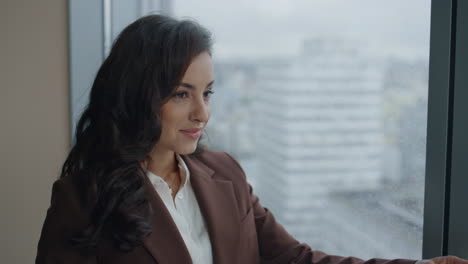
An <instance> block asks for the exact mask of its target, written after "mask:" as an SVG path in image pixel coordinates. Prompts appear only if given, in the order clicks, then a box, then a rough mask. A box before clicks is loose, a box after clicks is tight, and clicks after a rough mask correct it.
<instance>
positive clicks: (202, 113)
mask: <svg viewBox="0 0 468 264" xmlns="http://www.w3.org/2000/svg"><path fill="white" fill-rule="evenodd" d="M209 118H210V104H209V102H208V101H205V100H204V98H202V99H198V100H195V101H194V104H193V108H192V112H191V117H190V119H191V120H192V121H193V122H197V123H203V124H206V123H208V119H209Z"/></svg>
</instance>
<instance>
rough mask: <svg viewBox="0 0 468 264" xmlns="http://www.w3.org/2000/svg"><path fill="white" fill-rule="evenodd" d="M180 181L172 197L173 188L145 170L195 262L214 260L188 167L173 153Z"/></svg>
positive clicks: (208, 262) (204, 263) (200, 263)
mask: <svg viewBox="0 0 468 264" xmlns="http://www.w3.org/2000/svg"><path fill="white" fill-rule="evenodd" d="M176 157H177V161H178V166H179V172H180V176H181V179H182V184H181V187H180V189H179V191H178V192H177V196H176V198H175V199H172V190H171V189H170V188H169V185H168V184H167V183H166V182H165V181H164V180H163V179H162V178H161V177H160V176H158V175H156V174H154V173H152V172H151V171H149V170H148V171H146V174H147V175H148V177H149V179H150V181H151V183H152V184H153V186H154V188H155V189H156V192H157V193H158V194H159V196H160V197H161V199H162V200H163V202H164V204H165V205H166V208H167V210H168V211H169V213H170V214H171V216H172V219H173V220H174V222H175V224H176V226H177V228H178V229H179V232H180V234H181V235H182V238H183V240H184V242H185V245H186V247H187V249H188V251H189V253H190V256H191V257H192V262H193V263H194V264H211V263H213V256H212V249H211V242H210V237H209V234H208V230H207V228H206V224H205V221H204V218H203V215H202V213H201V211H200V207H199V205H198V201H197V198H196V197H195V193H194V192H193V189H192V185H191V184H190V171H189V170H188V168H187V166H186V165H185V162H184V160H183V159H182V157H181V156H180V155H179V154H176Z"/></svg>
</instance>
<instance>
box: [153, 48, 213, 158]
mask: <svg viewBox="0 0 468 264" xmlns="http://www.w3.org/2000/svg"><path fill="white" fill-rule="evenodd" d="M213 78H214V72H213V62H212V61H211V56H210V55H209V54H208V53H207V52H203V53H201V54H199V55H198V56H196V57H195V58H194V59H193V60H192V62H191V63H190V65H189V66H188V68H187V71H186V72H185V75H184V77H183V78H182V81H181V83H180V84H179V85H178V86H177V87H176V89H175V92H174V94H173V95H172V96H171V98H170V99H169V101H168V102H167V103H165V104H164V105H162V107H161V122H162V132H161V137H160V139H159V141H158V143H156V146H155V150H156V151H170V152H176V153H179V154H190V153H192V152H194V151H195V149H196V147H197V142H198V140H199V138H200V135H201V132H202V131H203V129H204V128H205V126H206V124H207V123H208V120H209V118H210V95H211V93H212V92H211V89H212V87H213V81H214V79H213Z"/></svg>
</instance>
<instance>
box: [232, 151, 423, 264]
mask: <svg viewBox="0 0 468 264" xmlns="http://www.w3.org/2000/svg"><path fill="white" fill-rule="evenodd" d="M228 156H229V157H230V158H231V159H232V160H233V161H234V162H235V163H236V166H237V167H239V169H240V170H241V172H242V174H243V177H244V178H245V173H244V171H243V169H242V168H241V166H240V165H239V163H238V162H237V161H236V160H235V159H234V158H232V157H231V156H230V155H229V154H228ZM245 184H246V186H247V187H246V188H248V190H249V196H250V197H249V199H250V202H251V206H252V207H251V208H252V209H251V210H253V211H254V219H255V227H256V230H257V240H258V246H259V251H260V258H261V260H262V263H264V264H273V263H297V264H299V263H300V264H414V263H415V262H416V260H409V259H393V260H387V259H378V258H374V259H370V260H367V261H365V260H362V259H359V258H355V257H341V256H335V255H328V254H326V253H324V252H322V251H318V250H312V249H311V248H310V246H309V245H307V244H305V243H300V242H299V241H297V240H296V239H295V238H293V237H292V236H291V235H290V234H289V233H288V232H287V231H286V230H285V229H284V228H283V226H282V225H281V224H279V223H278V222H277V221H276V220H275V217H274V216H273V214H272V213H271V212H270V211H269V210H268V209H267V208H264V207H263V206H262V205H261V204H260V201H259V198H258V197H257V196H256V195H255V194H254V193H253V190H252V186H250V184H248V183H247V180H245Z"/></svg>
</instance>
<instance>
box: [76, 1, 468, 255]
mask: <svg viewBox="0 0 468 264" xmlns="http://www.w3.org/2000/svg"><path fill="white" fill-rule="evenodd" d="M69 3H70V5H69V7H70V29H71V31H70V40H71V41H70V55H71V102H72V116H73V117H74V119H73V121H72V128H74V123H75V122H76V117H77V116H78V114H79V113H80V111H81V110H80V104H81V105H82V104H83V103H80V100H81V101H83V99H80V98H86V96H85V95H86V93H87V89H89V87H90V85H91V81H90V80H92V78H93V76H94V74H95V72H96V70H97V67H98V66H99V64H100V59H102V58H103V57H104V56H105V54H106V52H107V49H108V48H109V45H110V43H112V41H113V39H114V38H115V36H116V34H117V33H118V32H120V30H121V29H122V28H123V27H124V26H125V25H127V24H128V23H130V22H131V21H133V20H134V19H136V18H138V17H139V16H142V15H145V14H147V13H148V12H163V13H169V14H173V15H175V16H188V17H193V18H195V19H196V20H198V21H199V22H200V23H201V24H203V25H204V26H206V27H208V28H209V29H210V30H211V31H212V32H213V33H214V36H215V51H214V61H215V64H216V65H215V71H216V82H217V84H216V90H217V92H216V95H215V96H214V97H213V115H212V120H211V121H210V125H209V130H208V138H207V139H208V140H207V142H206V143H207V144H209V145H210V146H211V147H212V148H215V149H219V150H225V151H227V152H229V153H231V154H233V155H234V156H235V157H236V158H237V159H238V160H239V161H240V162H241V164H242V166H243V167H244V169H245V170H246V172H247V174H248V178H249V180H250V181H251V183H252V184H253V185H254V189H255V191H256V193H257V194H258V195H259V196H260V199H261V202H262V204H263V205H264V206H266V207H268V208H270V209H271V210H272V211H273V213H274V215H275V216H276V217H277V218H278V220H279V221H280V222H281V223H282V224H283V225H284V226H285V227H286V229H287V230H288V231H289V232H290V233H291V234H293V235H294V236H295V237H296V238H297V239H298V240H301V241H303V242H307V243H308V244H310V246H311V247H312V248H314V249H321V250H324V251H326V252H328V253H332V254H339V255H353V256H358V257H362V258H368V257H384V258H395V257H407V258H421V257H425V258H428V257H432V256H436V255H441V254H456V255H459V256H461V257H465V258H466V257H468V255H466V252H468V248H467V245H468V241H467V240H466V238H467V237H468V228H466V227H465V226H464V224H463V223H465V222H466V221H468V213H466V212H468V210H467V209H468V208H466V206H465V205H464V203H463V201H466V200H467V199H468V194H465V193H464V191H463V190H464V189H466V187H467V186H468V182H467V180H465V179H464V178H466V177H464V175H466V173H468V168H467V165H465V164H466V162H464V159H465V158H464V157H466V156H467V155H468V153H467V152H468V147H467V146H468V143H467V139H466V138H465V136H464V135H466V134H468V127H467V126H466V125H465V124H466V122H463V120H462V119H463V116H464V115H463V114H462V113H466V112H467V111H468V109H467V107H468V106H464V105H466V104H464V103H463V102H464V101H466V100H467V99H468V95H467V94H466V91H464V89H462V88H461V87H466V85H468V80H467V77H464V76H463V75H464V74H463V69H464V70H465V71H466V68H467V67H468V66H467V63H468V54H467V52H466V49H463V48H461V47H466V46H468V36H467V34H466V32H468V30H467V29H468V16H467V15H466V14H468V3H466V1H458V0H450V1H444V0H433V1H432V2H430V1H422V0H418V1H411V2H408V1H403V0H398V1H383V0H379V1H370V0H359V1H352V2H349V1H342V0H332V1H325V2H323V1H320V2H319V1H282V0H281V1H265V0H258V1H234V2H233V1H214V0H204V1H184V0H173V1H169V0H139V1H112V0H103V1H102V2H100V3H99V2H98V1H96V2H95V3H84V2H78V1H69ZM92 5H93V6H92ZM91 10H92V11H93V12H91ZM207 10H211V11H207ZM212 10H216V12H212ZM82 13H86V14H87V16H83V15H81V16H80V14H82ZM86 23H95V24H98V25H102V27H101V28H99V27H95V26H94V27H91V28H90V27H89V26H86ZM430 30H431V34H429V31H430ZM429 36H431V39H430V41H429ZM83 39H87V40H88V41H86V42H83V41H79V40H83ZM429 42H430V44H431V50H430V54H429ZM77 43H80V44H79V48H78V44H77ZM83 43H84V44H83ZM80 54H81V55H80ZM91 54H100V55H101V56H100V57H99V56H97V59H96V56H90V55H91ZM83 55H84V56H83ZM429 55H430V62H429ZM428 76H429V79H428ZM465 90H466V89H465ZM426 128H427V129H426ZM426 134H427V135H426ZM426 136H427V138H426ZM426 141H427V145H426ZM426 157H427V162H426ZM424 194H426V196H425V195H424ZM423 223H424V225H423ZM423 240H424V243H422V242H423ZM422 253H423V255H421V254H422ZM463 254H465V255H463Z"/></svg>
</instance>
